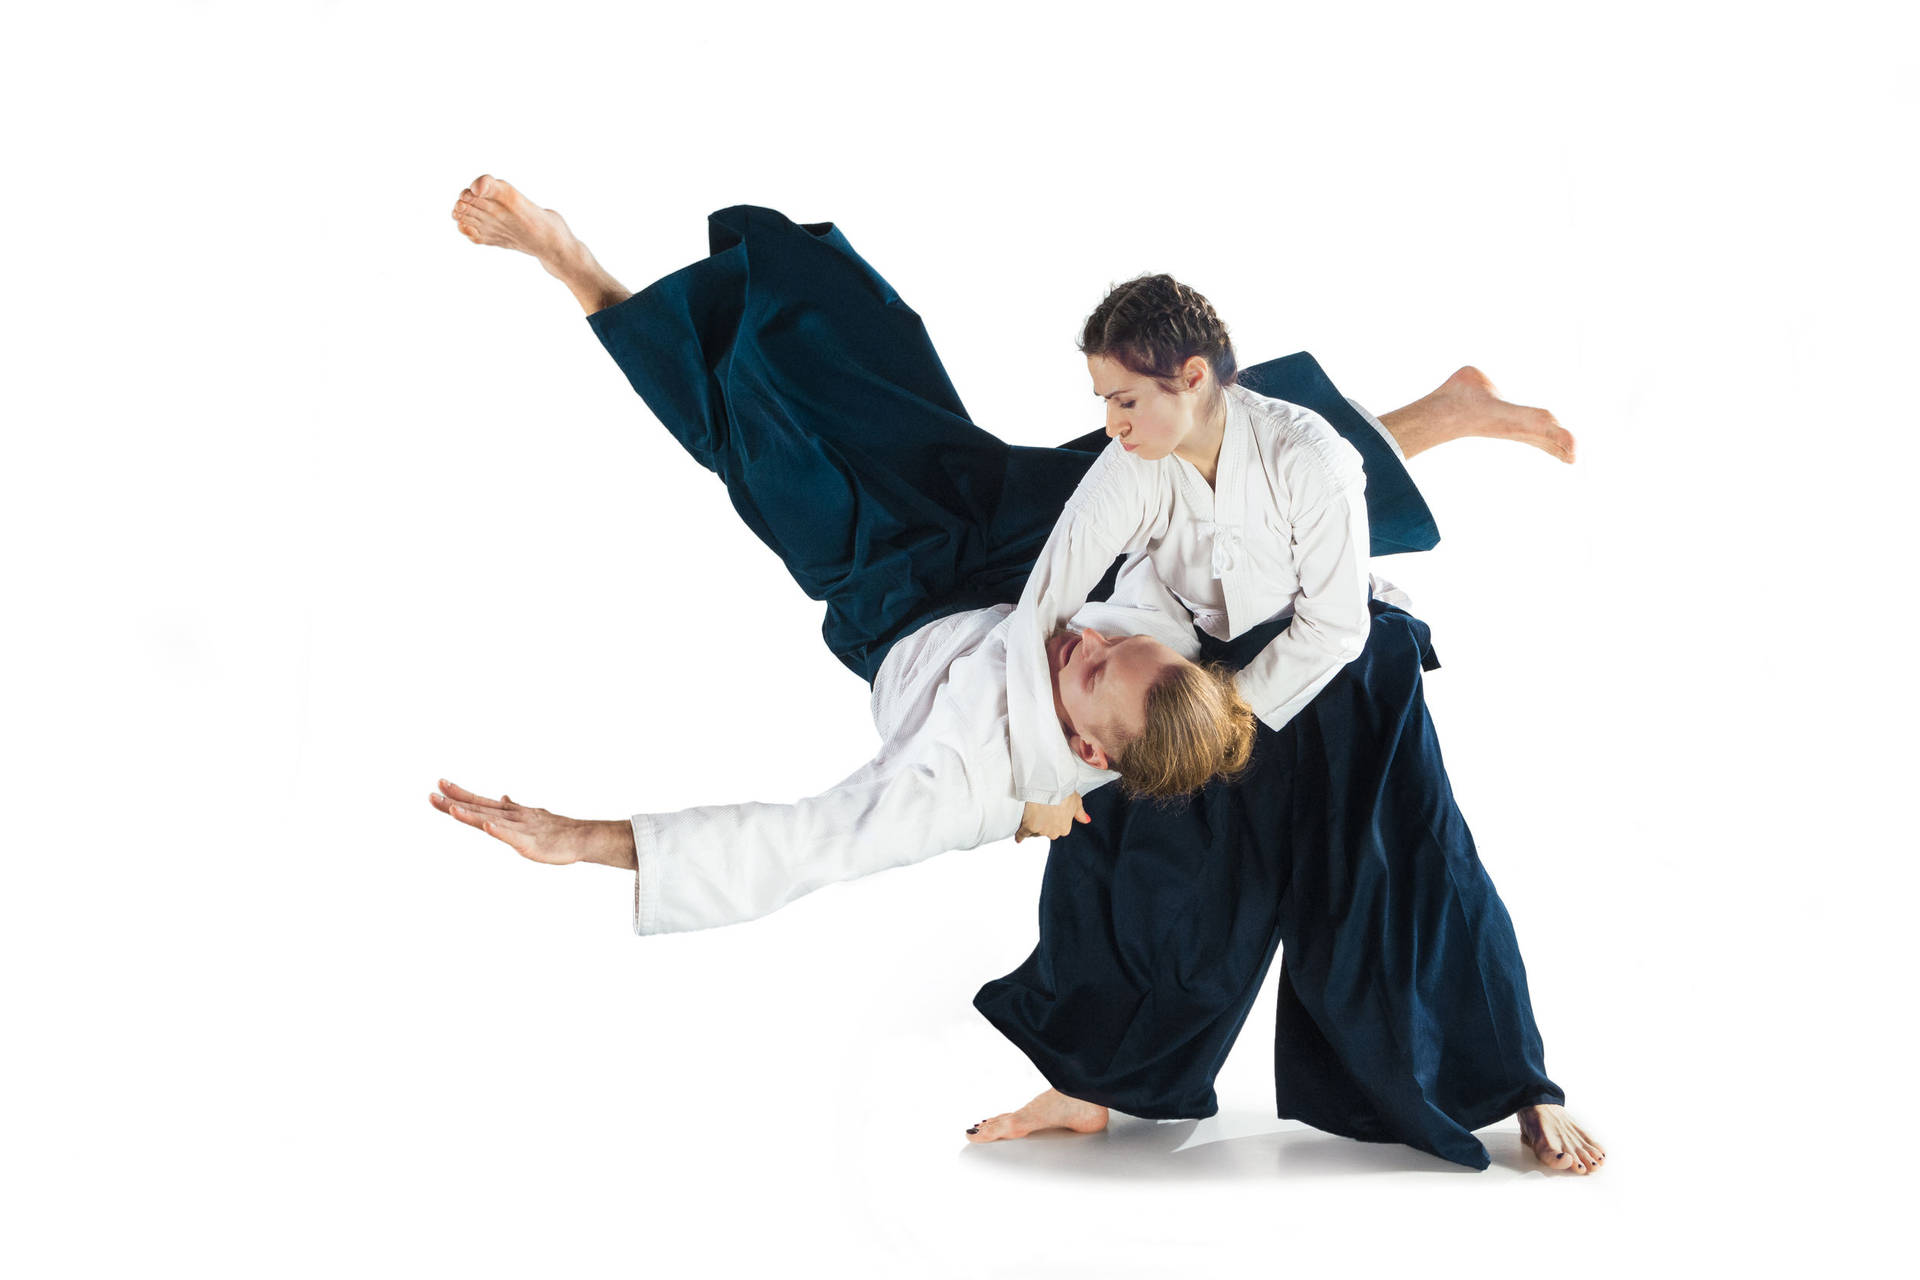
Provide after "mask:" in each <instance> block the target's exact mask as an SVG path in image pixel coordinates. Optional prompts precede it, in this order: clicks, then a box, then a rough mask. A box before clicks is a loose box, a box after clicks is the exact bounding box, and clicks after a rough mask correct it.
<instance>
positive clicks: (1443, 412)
mask: <svg viewBox="0 0 1920 1280" xmlns="http://www.w3.org/2000/svg"><path fill="white" fill-rule="evenodd" d="M1380 424H1381V425H1382V426H1384V427H1385V428H1386V429H1387V430H1388V431H1390V432H1392V433H1393V438H1394V440H1395V442H1397V443H1398V444H1399V446H1400V452H1402V453H1404V454H1406V455H1407V456H1408V457H1409V458H1411V457H1413V455H1414V454H1416V453H1423V452H1425V451H1426V450H1428V449H1431V448H1433V447H1434V446H1435V445H1437V444H1445V443H1446V442H1447V441H1449V440H1459V439H1463V438H1465V437H1467V436H1483V437H1487V438H1489V439H1494V440H1518V441H1519V442H1520V443H1522V444H1530V445H1532V446H1533V447H1534V448H1536V449H1539V450H1542V451H1543V452H1546V453H1550V454H1552V455H1553V456H1554V457H1556V458H1558V459H1560V461H1562V462H1572V461H1573V451H1574V443H1573V433H1572V432H1570V431H1568V430H1567V429H1566V428H1565V427H1563V426H1561V425H1560V423H1559V421H1558V420H1557V419H1555V418H1554V416H1553V415H1552V414H1551V413H1548V412H1547V411H1546V410H1545V409H1529V408H1527V407H1526V406H1524V405H1517V404H1508V403H1507V402H1506V401H1505V400H1502V399H1501V398H1500V393H1499V392H1498V391H1497V390H1495V389H1494V385H1493V383H1492V381H1490V380H1489V379H1488V377H1487V375H1486V374H1484V373H1482V372H1480V371H1479V370H1478V369H1476V368H1474V367H1473V366H1472V365H1467V366H1466V367H1464V368H1462V369H1459V370H1458V371H1456V372H1455V373H1454V375H1453V376H1452V377H1451V378H1448V379H1447V380H1446V381H1445V382H1443V383H1441V384H1440V385H1439V386H1438V387H1436V388H1435V389H1434V390H1432V391H1430V392H1428V393H1427V394H1426V395H1424V396H1422V397H1421V398H1420V399H1418V400H1416V401H1414V402H1413V403H1412V404H1410V405H1408V406H1406V407H1405V408H1404V409H1395V410H1394V411H1393V412H1392V413H1387V414H1382V415H1381V417H1380Z"/></svg>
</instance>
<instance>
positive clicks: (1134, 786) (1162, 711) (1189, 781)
mask: <svg viewBox="0 0 1920 1280" xmlns="http://www.w3.org/2000/svg"><path fill="white" fill-rule="evenodd" d="M1258 731H1259V722H1258V720H1257V719H1256V718H1255V717H1254V714H1253V708H1252V707H1250V706H1248V705H1247V700H1246V699H1245V698H1242V697H1241V696H1240V690H1239V689H1238V688H1237V687H1236V686H1235V685H1234V682H1233V672H1232V671H1230V670H1229V669H1228V668H1227V667H1225V666H1223V665H1222V664H1220V663H1217V662H1210V663H1207V664H1205V665H1201V664H1199V663H1194V662H1182V663H1175V664H1173V665H1172V666H1170V667H1169V668H1168V669H1167V674H1165V675H1164V676H1162V677H1161V678H1160V679H1159V681H1157V682H1156V683H1155V684H1154V686H1153V688H1152V689H1150V690H1148V691H1147V727H1146V728H1145V730H1143V731H1142V732H1141V734H1140V736H1139V737H1137V738H1135V739H1133V740H1132V741H1130V742H1128V743H1126V744H1124V745H1123V746H1122V747H1121V748H1120V757H1119V759H1118V760H1116V761H1115V762H1114V768H1115V769H1116V770H1118V772H1119V774H1120V785H1121V786H1123V787H1125V788H1126V791H1127V794H1128V795H1130V796H1150V797H1152V798H1154V799H1161V800H1166V799H1173V798H1175V797H1178V796H1184V795H1187V794H1189V793H1191V792H1194V791H1198V790H1199V789H1200V788H1201V787H1204V786H1205V785H1207V783H1209V782H1211V781H1212V780H1213V779H1215V778H1226V779H1229V780H1230V779H1232V778H1235V777H1237V776H1239V774H1240V773H1241V772H1242V771H1243V770H1244V769H1245V768H1246V767H1247V762H1248V761H1249V760H1251V759H1252V758H1253V740H1254V736H1255V734H1256V733H1257V732H1258Z"/></svg>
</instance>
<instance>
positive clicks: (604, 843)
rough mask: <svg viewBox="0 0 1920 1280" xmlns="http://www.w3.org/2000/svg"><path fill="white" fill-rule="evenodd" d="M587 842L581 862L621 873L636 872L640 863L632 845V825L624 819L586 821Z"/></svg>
mask: <svg viewBox="0 0 1920 1280" xmlns="http://www.w3.org/2000/svg"><path fill="white" fill-rule="evenodd" d="M587 828H588V835H589V840H588V844H587V853H586V855H585V856H584V857H582V858H581V859H580V860H581V861H582V862H596V863H599V864H600V865H601V866H603V867H618V868H619V869H621V870H622V871H633V870H637V869H638V867H639V865H640V863H639V860H638V857H637V852H636V850H635V849H634V845H633V823H632V822H631V821H629V820H628V819H626V818H614V819H611V820H607V821H602V820H599V819H589V820H588V821H587Z"/></svg>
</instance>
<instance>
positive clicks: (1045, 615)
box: [1007, 445, 1158, 804]
mask: <svg viewBox="0 0 1920 1280" xmlns="http://www.w3.org/2000/svg"><path fill="white" fill-rule="evenodd" d="M1116 448H1117V447H1116V446H1113V445H1109V446H1108V447H1107V449H1106V451H1105V452H1103V453H1102V454H1101V455H1100V456H1099V458H1097V459H1095V461H1094V464H1093V466H1092V467H1091V468H1090V469H1089V470H1088V471H1087V474H1086V476H1085V477H1084V478H1083V479H1082V480H1081V482H1080V487H1079V488H1078V489H1075V490H1074V493H1073V496H1072V497H1071V498H1069V499H1068V500H1067V506H1066V510H1065V511H1063V512H1061V514H1060V519H1059V521H1058V523H1056V524H1055V525H1054V526H1053V533H1052V535H1051V536H1049V537H1048V538H1047V544H1046V546H1044V547H1042V548H1041V549H1040V556H1039V559H1037V560H1035V561H1034V565H1033V572H1032V574H1030V575H1029V576H1028V578H1027V585H1026V589H1025V590H1024V591H1022V592H1021V593H1020V603H1019V604H1018V605H1017V606H1015V608H1014V611H1013V617H1012V620H1011V622H1010V624H1009V626H1008V628H1007V739H1008V744H1009V746H1010V747H1011V749H1012V755H1013V795H1014V798H1015V799H1017V800H1021V801H1031V802H1033V803H1035V804H1059V803H1061V802H1062V801H1064V800H1065V799H1066V798H1067V796H1068V795H1070V794H1072V792H1073V791H1074V789H1075V778H1076V768H1075V762H1074V756H1073V752H1072V750H1071V749H1070V748H1069V747H1068V745H1067V740H1066V737H1065V736H1064V735H1063V734H1062V733H1061V732H1060V717H1059V715H1058V714H1057V713H1056V712H1055V711H1054V708H1053V674H1052V672H1051V670H1050V669H1049V667H1048V665H1047V652H1046V638H1047V635H1048V633H1050V632H1052V631H1054V630H1056V629H1058V628H1060V627H1064V626H1066V625H1067V623H1068V622H1069V621H1071V620H1072V618H1073V615H1074V614H1076V613H1078V612H1079V611H1080V607H1081V606H1082V605H1084V604H1086V602H1087V593H1088V592H1090V591H1092V590H1093V589H1094V588H1095V587H1096V586H1098V585H1099V584H1100V579H1101V577H1102V575H1104V574H1105V573H1106V571H1107V570H1108V569H1109V568H1111V567H1112V566H1113V562H1114V560H1115V559H1116V558H1118V557H1119V556H1120V555H1121V554H1122V553H1124V552H1127V551H1133V550H1138V548H1139V546H1140V545H1144V540H1145V538H1146V534H1147V531H1148V530H1149V529H1150V528H1151V527H1152V525H1153V523H1154V520H1155V518H1156V517H1157V514H1158V513H1157V512H1154V511H1149V510H1147V509H1146V496H1145V495H1144V494H1143V492H1142V486H1141V485H1140V483H1139V476H1138V473H1137V471H1136V468H1135V465H1134V463H1133V460H1132V459H1130V458H1128V457H1127V456H1126V455H1125V454H1123V453H1119V452H1117V451H1116Z"/></svg>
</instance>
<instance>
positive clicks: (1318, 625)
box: [1235, 482, 1373, 729]
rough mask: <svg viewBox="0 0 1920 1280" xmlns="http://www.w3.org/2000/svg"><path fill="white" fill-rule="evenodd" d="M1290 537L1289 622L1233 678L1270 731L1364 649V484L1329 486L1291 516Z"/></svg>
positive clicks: (1368, 626)
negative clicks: (1303, 511)
mask: <svg viewBox="0 0 1920 1280" xmlns="http://www.w3.org/2000/svg"><path fill="white" fill-rule="evenodd" d="M1293 540H1294V567H1295V569H1296V570H1297V572H1298V574H1299V578H1300V594H1299V595H1298V596H1296V597H1295V598H1294V602H1293V621H1292V623H1290V624H1289V625H1288V627H1287V629H1286V630H1285V631H1283V632H1281V633H1280V634H1279V635H1278V636H1276V637H1275V638H1274V640H1273V643H1271V644H1269V645H1268V646H1267V647H1266V648H1264V649H1262V650H1261V651H1260V652H1259V654H1258V655H1256V656H1255V657H1254V659H1253V661H1252V662H1250V663H1248V664H1247V665H1246V666H1245V667H1243V668H1242V669H1241V670H1240V673H1239V675H1238V676H1236V677H1235V680H1236V682H1237V683H1238V685H1239V688H1240V693H1241V696H1242V697H1244V698H1246V700H1247V704H1248V705H1249V706H1251V707H1252V708H1253V711H1254V714H1255V715H1257V716H1259V717H1260V719H1261V721H1262V723H1264V724H1265V725H1266V726H1267V727H1268V728H1270V729H1278V728H1280V727H1281V726H1282V725H1284V724H1286V722H1287V721H1289V720H1291V719H1293V717H1294V716H1295V715H1297V714H1298V713H1299V711H1300V709H1301V708H1302V707H1304V706H1306V705H1307V703H1309V702H1311V701H1313V696H1314V695H1315V694H1317V693H1319V692H1320V690H1322V689H1324V688H1325V687H1326V686H1327V683H1328V682H1329V681H1330V680H1332V679H1333V677H1334V676H1335V675H1337V674H1338V673H1339V671H1340V668H1341V667H1344V666H1345V665H1346V664H1347V663H1349V662H1352V661H1353V660H1354V659H1355V658H1357V657H1359V656H1360V651H1361V650H1362V649H1364V648H1366V644H1367V636H1368V634H1369V633H1370V632H1371V630H1372V628H1373V615H1372V612H1371V611H1370V610H1369V609H1368V608H1367V589H1368V585H1369V579H1368V573H1367V564H1368V554H1367V548H1368V541H1369V539H1368V533H1367V502H1366V489H1365V486H1364V483H1363V482H1347V483H1342V484H1340V485H1339V486H1338V487H1337V488H1334V489H1333V491H1332V492H1331V493H1329V494H1327V495H1326V497H1325V498H1324V500H1322V501H1320V502H1318V504H1317V505H1315V506H1313V507H1312V509H1311V510H1310V511H1309V512H1308V514H1307V515H1305V516H1302V517H1298V518H1297V519H1296V521H1295V523H1294V526H1293Z"/></svg>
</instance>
